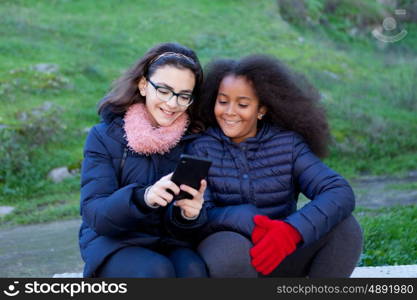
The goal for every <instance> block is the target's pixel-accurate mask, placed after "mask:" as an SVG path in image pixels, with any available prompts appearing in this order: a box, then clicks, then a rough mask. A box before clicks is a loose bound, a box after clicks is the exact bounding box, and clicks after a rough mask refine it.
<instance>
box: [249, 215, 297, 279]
mask: <svg viewBox="0 0 417 300" xmlns="http://www.w3.org/2000/svg"><path fill="white" fill-rule="evenodd" d="M253 220H254V222H255V228H254V230H253V232H252V241H253V243H254V246H253V247H252V248H251V250H250V255H251V257H252V265H253V267H254V268H255V269H256V271H258V272H260V273H262V274H263V275H268V274H269V273H271V272H272V271H273V270H274V269H275V268H276V267H278V265H279V264H280V263H281V262H282V261H283V260H284V259H285V258H286V257H287V256H288V255H290V254H291V253H293V252H294V251H295V249H296V247H297V243H299V242H300V241H301V235H300V234H299V233H298V231H297V230H296V229H295V228H294V227H293V226H291V225H290V224H288V223H285V222H283V221H278V220H271V219H269V218H268V217H266V216H261V215H257V216H255V217H254V218H253Z"/></svg>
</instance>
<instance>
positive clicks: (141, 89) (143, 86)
mask: <svg viewBox="0 0 417 300" xmlns="http://www.w3.org/2000/svg"><path fill="white" fill-rule="evenodd" d="M147 85H148V82H147V81H146V78H145V77H142V78H141V79H140V80H139V83H138V89H139V93H140V94H141V95H142V96H143V97H145V96H146V87H147Z"/></svg>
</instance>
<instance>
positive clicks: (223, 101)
mask: <svg viewBox="0 0 417 300" xmlns="http://www.w3.org/2000/svg"><path fill="white" fill-rule="evenodd" d="M217 103H219V104H226V103H227V101H225V100H220V99H217Z"/></svg>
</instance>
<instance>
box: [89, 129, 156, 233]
mask: <svg viewBox="0 0 417 300" xmlns="http://www.w3.org/2000/svg"><path fill="white" fill-rule="evenodd" d="M145 189H146V187H139V186H138V184H130V185H127V186H124V187H119V183H118V180H117V175H116V171H115V169H114V167H113V164H112V158H111V156H110V154H109V152H108V151H107V149H106V146H105V145H104V143H103V140H102V138H101V136H100V134H99V133H98V131H97V129H96V127H93V128H92V129H91V130H90V133H89V135H88V137H87V140H86V143H85V147H84V160H83V165H82V171H81V215H82V218H83V221H84V222H86V224H87V225H88V226H89V227H90V228H91V229H93V230H94V231H95V232H97V233H98V234H100V235H107V236H116V235H120V234H122V233H124V232H126V231H130V230H134V229H136V228H137V227H138V223H139V222H140V220H141V219H143V218H146V217H147V216H148V215H149V214H151V213H154V212H155V211H156V210H157V209H152V208H150V207H148V206H147V205H146V204H145V202H144V199H143V194H144V191H145Z"/></svg>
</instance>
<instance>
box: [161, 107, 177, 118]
mask: <svg viewBox="0 0 417 300" xmlns="http://www.w3.org/2000/svg"><path fill="white" fill-rule="evenodd" d="M161 111H162V112H163V113H164V114H165V115H167V116H170V117H172V116H173V115H174V114H175V111H168V110H165V109H163V108H161Z"/></svg>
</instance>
